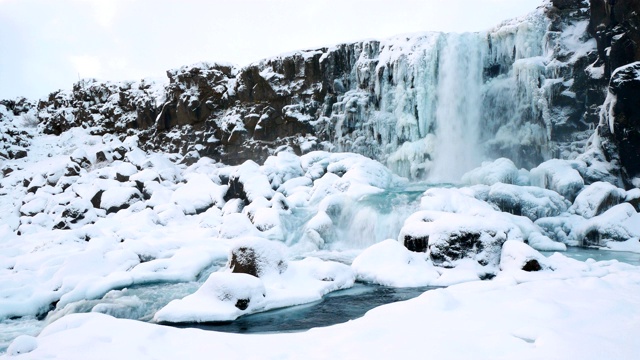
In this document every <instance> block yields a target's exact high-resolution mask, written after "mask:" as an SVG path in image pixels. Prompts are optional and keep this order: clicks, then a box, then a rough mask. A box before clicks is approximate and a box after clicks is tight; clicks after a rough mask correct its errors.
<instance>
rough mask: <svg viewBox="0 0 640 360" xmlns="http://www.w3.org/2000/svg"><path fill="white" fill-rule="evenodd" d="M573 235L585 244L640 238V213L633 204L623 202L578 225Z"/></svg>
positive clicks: (601, 243) (600, 243)
mask: <svg viewBox="0 0 640 360" xmlns="http://www.w3.org/2000/svg"><path fill="white" fill-rule="evenodd" d="M572 235H573V237H574V238H575V239H576V240H578V241H581V242H582V244H583V245H605V244H606V242H607V241H610V240H613V241H627V240H630V239H632V238H640V214H639V213H638V212H637V211H636V210H635V209H634V207H633V206H632V205H631V204H629V203H622V204H619V205H616V206H614V207H612V208H611V209H609V210H607V211H606V212H604V213H603V214H602V215H598V216H595V217H593V218H591V219H589V220H587V221H585V222H583V223H582V224H580V225H579V226H576V227H575V228H574V230H573V234H572Z"/></svg>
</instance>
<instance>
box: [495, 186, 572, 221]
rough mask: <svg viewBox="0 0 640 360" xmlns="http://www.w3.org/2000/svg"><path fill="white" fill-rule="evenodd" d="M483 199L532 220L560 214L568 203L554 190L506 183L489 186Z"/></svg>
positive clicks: (566, 207) (505, 210)
mask: <svg viewBox="0 0 640 360" xmlns="http://www.w3.org/2000/svg"><path fill="white" fill-rule="evenodd" d="M483 200H485V201H487V202H489V203H491V204H495V205H496V206H498V207H499V208H500V210H502V211H504V212H508V213H511V214H514V215H521V216H526V217H528V218H529V219H531V220H532V221H536V220H537V219H539V218H542V217H550V216H557V215H560V214H561V213H563V212H565V211H567V209H568V207H569V205H570V203H569V202H568V201H567V200H565V198H563V197H562V196H561V195H559V194H558V193H556V192H555V191H550V190H545V189H540V188H537V187H533V186H516V185H508V184H495V185H493V186H491V188H490V189H489V192H488V193H487V194H486V198H485V199H483Z"/></svg>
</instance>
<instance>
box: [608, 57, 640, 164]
mask: <svg viewBox="0 0 640 360" xmlns="http://www.w3.org/2000/svg"><path fill="white" fill-rule="evenodd" d="M609 91H611V93H612V94H614V95H615V96H616V99H617V101H616V104H615V106H614V107H613V116H614V118H615V120H614V133H613V134H611V135H612V136H613V140H614V142H615V144H616V145H617V147H618V149H619V155H620V162H621V165H622V166H623V167H624V168H625V169H626V170H627V174H628V175H629V176H630V177H634V176H638V175H640V101H638V98H639V96H640V62H637V63H634V64H633V65H629V66H626V67H624V68H623V69H619V70H618V71H617V72H616V73H615V74H614V76H613V78H612V79H611V84H610V85H609Z"/></svg>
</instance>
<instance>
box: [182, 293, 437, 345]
mask: <svg viewBox="0 0 640 360" xmlns="http://www.w3.org/2000/svg"><path fill="white" fill-rule="evenodd" d="M432 289H435V288H434V287H420V288H404V289H394V288H389V287H385V286H379V285H371V284H359V283H357V284H355V285H354V286H353V287H352V288H351V289H346V290H341V291H336V292H333V293H330V294H328V295H326V296H325V297H324V299H322V300H320V301H317V302H314V303H311V304H305V305H299V306H292V307H289V308H284V309H277V310H271V311H267V312H263V313H258V314H253V315H248V316H243V317H241V318H239V319H237V320H235V321H233V322H228V323H217V324H211V323H209V324H181V325H176V326H177V327H182V328H199V329H203V330H213V331H223V332H231V333H270V332H279V333H281V332H292V331H303V330H308V329H311V328H314V327H321V326H329V325H334V324H339V323H343V322H347V321H349V320H352V319H357V318H359V317H362V316H363V315H364V314H365V313H366V312H367V311H369V310H371V309H373V308H375V307H378V306H381V305H384V304H389V303H394V302H397V301H403V300H409V299H412V298H414V297H417V296H419V295H421V294H422V293H424V292H425V291H428V290H432Z"/></svg>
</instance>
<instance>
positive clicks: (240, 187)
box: [224, 176, 249, 206]
mask: <svg viewBox="0 0 640 360" xmlns="http://www.w3.org/2000/svg"><path fill="white" fill-rule="evenodd" d="M231 199H240V200H242V201H244V204H245V206H246V205H249V199H248V198H247V193H246V192H245V191H244V184H243V183H242V182H241V181H240V178H239V177H236V176H231V178H230V179H229V188H228V189H227V193H226V194H225V195H224V201H229V200H231Z"/></svg>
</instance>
